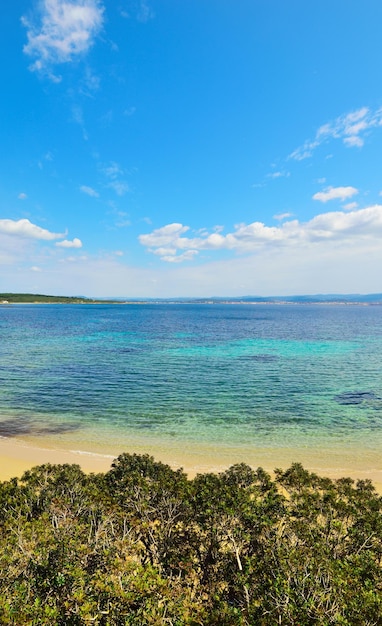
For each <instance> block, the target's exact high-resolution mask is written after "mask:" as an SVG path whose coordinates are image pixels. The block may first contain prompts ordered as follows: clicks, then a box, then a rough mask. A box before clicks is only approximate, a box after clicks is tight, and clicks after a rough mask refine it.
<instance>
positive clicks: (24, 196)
mask: <svg viewBox="0 0 382 626" xmlns="http://www.w3.org/2000/svg"><path fill="white" fill-rule="evenodd" d="M27 197H28V196H27V194H26V193H19V195H18V196H17V198H18V199H19V200H26V199H27Z"/></svg>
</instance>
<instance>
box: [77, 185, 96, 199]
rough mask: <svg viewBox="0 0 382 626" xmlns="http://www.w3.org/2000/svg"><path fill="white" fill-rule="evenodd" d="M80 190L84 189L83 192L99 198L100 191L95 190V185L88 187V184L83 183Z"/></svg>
mask: <svg viewBox="0 0 382 626" xmlns="http://www.w3.org/2000/svg"><path fill="white" fill-rule="evenodd" d="M80 191H82V193H86V194H87V195H88V196H90V197H91V198H99V193H98V191H95V189H93V187H88V186H87V185H81V187H80Z"/></svg>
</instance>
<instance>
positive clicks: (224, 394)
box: [0, 304, 382, 453]
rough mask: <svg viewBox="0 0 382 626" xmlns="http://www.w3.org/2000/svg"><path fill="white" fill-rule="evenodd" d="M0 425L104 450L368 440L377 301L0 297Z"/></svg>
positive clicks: (381, 406)
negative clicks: (129, 301) (17, 300)
mask: <svg viewBox="0 0 382 626" xmlns="http://www.w3.org/2000/svg"><path fill="white" fill-rule="evenodd" d="M0 338H1V343H0V436H6V437H17V438H26V439H28V440H31V439H32V440H35V441H38V440H42V439H44V440H45V439H47V440H49V441H50V442H51V444H52V445H54V444H55V443H57V445H59V446H65V447H67V446H70V447H75V448H76V449H83V450H95V449H97V450H99V449H104V450H109V451H112V450H113V449H114V448H116V447H118V448H119V449H121V448H123V447H124V446H126V447H128V446H131V444H132V442H134V441H138V440H139V441H141V442H142V441H143V442H144V441H145V440H147V442H148V444H150V445H153V444H155V443H157V445H158V446H162V447H163V446H166V442H170V441H171V442H172V443H171V445H177V446H178V447H180V448H181V447H182V446H184V447H187V446H197V445H198V443H199V444H200V445H202V444H203V446H207V447H208V446H214V449H215V450H216V449H217V450H219V448H220V449H222V450H223V448H224V449H227V448H230V447H233V448H235V449H240V448H241V447H242V448H243V449H248V447H253V448H262V449H264V448H273V449H277V448H280V449H281V448H283V449H285V448H294V449H296V448H301V449H309V448H311V449H315V450H317V449H319V448H325V449H326V450H328V449H330V448H331V447H333V449H334V448H335V449H338V448H341V447H342V448H347V449H348V450H354V451H356V450H359V449H361V448H362V450H365V451H366V450H370V452H375V453H378V451H379V450H380V449H381V448H380V445H381V443H382V375H381V374H382V367H381V363H382V357H381V355H382V307H379V306H355V305H351V306H340V305H338V306H337V305H312V306H310V305H191V304H187V305H185V304H182V305H169V304H166V305H154V304H152V305H139V304H137V305H107V304H105V305H103V304H102V305H12V306H4V307H0Z"/></svg>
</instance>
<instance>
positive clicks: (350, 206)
mask: <svg viewBox="0 0 382 626" xmlns="http://www.w3.org/2000/svg"><path fill="white" fill-rule="evenodd" d="M357 207H358V202H348V203H347V204H344V206H343V208H344V209H346V211H353V210H354V209H356V208H357Z"/></svg>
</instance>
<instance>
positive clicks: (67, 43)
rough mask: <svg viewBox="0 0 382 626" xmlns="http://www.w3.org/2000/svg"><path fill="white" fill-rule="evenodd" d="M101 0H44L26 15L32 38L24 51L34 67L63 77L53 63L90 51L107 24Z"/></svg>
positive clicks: (24, 22) (28, 33)
mask: <svg viewBox="0 0 382 626" xmlns="http://www.w3.org/2000/svg"><path fill="white" fill-rule="evenodd" d="M103 12H104V8H103V6H102V4H101V2H100V0H42V2H41V3H40V5H39V10H38V11H37V12H36V13H35V14H34V15H33V16H32V17H26V16H23V17H22V23H23V24H24V26H25V27H26V29H27V39H28V42H27V44H26V45H25V46H24V52H25V54H27V55H28V56H30V57H31V58H32V59H34V62H33V63H32V65H31V66H30V69H31V70H32V71H37V72H41V73H45V74H47V75H48V76H49V77H50V78H51V79H52V80H55V81H59V80H60V77H59V76H55V75H54V73H53V72H52V67H53V66H55V65H57V64H61V63H68V62H70V61H73V60H74V59H75V58H78V57H79V56H80V55H84V54H86V52H88V50H89V49H90V48H91V46H92V45H93V44H94V41H95V38H96V36H97V34H98V33H99V32H100V30H101V28H102V25H103Z"/></svg>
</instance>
